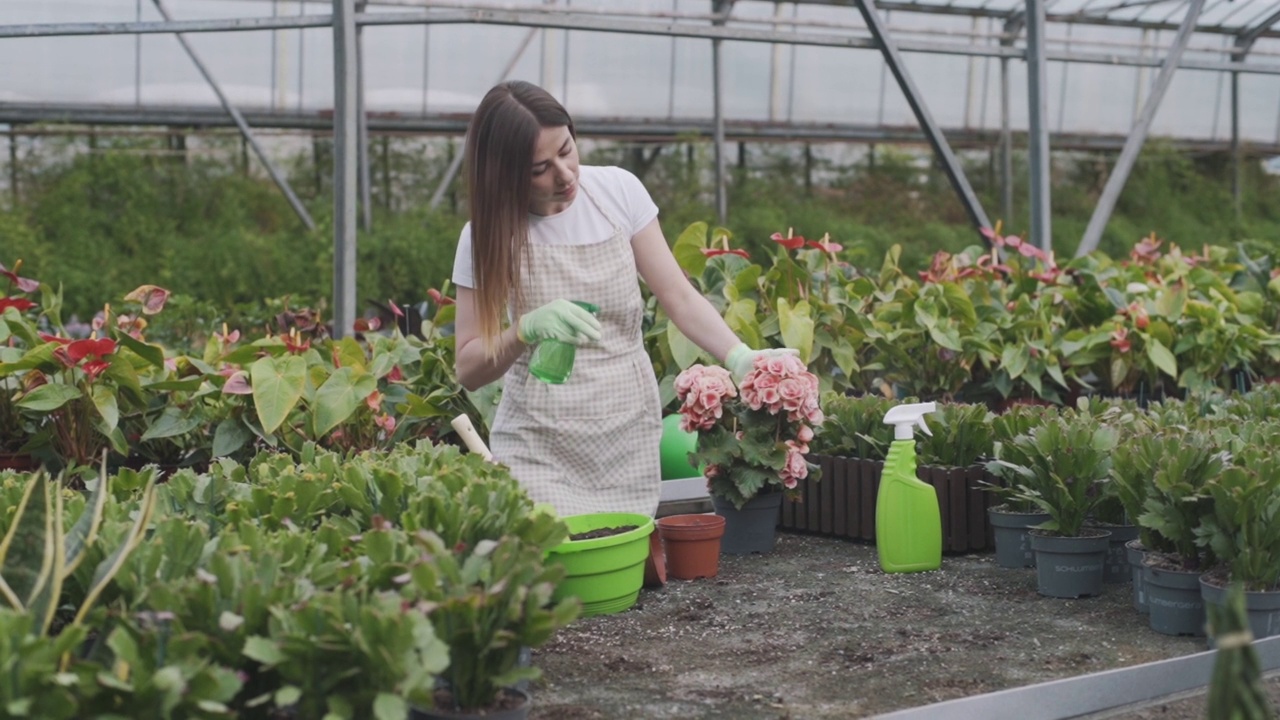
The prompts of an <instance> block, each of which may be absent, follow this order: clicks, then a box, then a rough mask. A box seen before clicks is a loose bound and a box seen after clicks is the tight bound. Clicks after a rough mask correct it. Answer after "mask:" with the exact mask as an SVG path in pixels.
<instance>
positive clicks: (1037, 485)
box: [992, 413, 1116, 597]
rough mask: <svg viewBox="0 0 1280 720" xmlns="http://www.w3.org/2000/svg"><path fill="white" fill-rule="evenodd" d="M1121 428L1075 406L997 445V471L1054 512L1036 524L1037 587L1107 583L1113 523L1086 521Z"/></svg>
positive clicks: (1094, 589) (1091, 589)
mask: <svg viewBox="0 0 1280 720" xmlns="http://www.w3.org/2000/svg"><path fill="white" fill-rule="evenodd" d="M1115 446H1116V431H1115V430H1114V429H1112V428H1110V427H1108V426H1106V425H1103V424H1100V423H1098V422H1097V421H1096V420H1094V419H1093V418H1091V417H1088V416H1082V415H1079V414H1074V413H1073V414H1068V415H1064V416H1062V417H1059V418H1057V419H1055V420H1052V421H1050V422H1047V423H1045V424H1044V425H1041V426H1039V427H1037V428H1035V429H1033V430H1031V431H1030V432H1029V433H1027V434H1024V435H1019V436H1017V437H1015V438H1013V440H1011V441H1009V442H1008V443H1003V444H1002V445H1001V446H1000V447H999V448H997V450H996V452H997V458H996V460H995V462H994V463H993V464H992V470H993V472H995V473H997V474H999V475H1002V476H1003V477H1004V478H1005V479H1006V480H1007V481H1008V482H1009V485H1010V487H1011V488H1013V493H1014V494H1015V495H1017V496H1019V497H1021V498H1022V499H1023V500H1025V501H1028V502H1030V503H1032V504H1033V505H1035V506H1036V507H1037V508H1039V509H1040V510H1042V511H1043V512H1045V513H1046V514H1048V515H1049V519H1048V520H1046V521H1045V522H1042V523H1040V524H1039V525H1037V526H1035V527H1034V528H1032V529H1031V531H1030V535H1031V549H1032V551H1033V552H1035V554H1036V578H1037V588H1038V590H1039V592H1040V593H1041V594H1042V595H1048V596H1050V597H1082V596H1087V595H1097V594H1099V593H1100V592H1101V591H1102V567H1103V561H1104V558H1105V556H1106V551H1107V537H1108V536H1109V535H1110V533H1108V532H1107V531H1105V530H1098V529H1093V528H1086V527H1085V519H1086V518H1087V517H1088V516H1089V513H1090V512H1091V511H1092V510H1093V508H1094V506H1095V505H1096V504H1097V503H1098V500H1099V499H1100V497H1101V492H1100V486H1101V485H1102V484H1103V483H1105V482H1106V480H1107V476H1108V473H1109V472H1110V469H1111V457H1110V454H1111V451H1112V450H1113V449H1114V448H1115Z"/></svg>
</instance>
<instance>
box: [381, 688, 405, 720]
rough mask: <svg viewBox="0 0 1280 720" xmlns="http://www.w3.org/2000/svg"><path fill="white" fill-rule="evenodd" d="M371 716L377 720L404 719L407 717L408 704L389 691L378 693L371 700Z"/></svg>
mask: <svg viewBox="0 0 1280 720" xmlns="http://www.w3.org/2000/svg"><path fill="white" fill-rule="evenodd" d="M373 716H374V717H376V718H377V719H378V720H404V718H406V717H409V704H408V703H406V702H405V701H404V698H402V697H400V696H398V695H392V694H390V693H384V692H381V693H378V697H376V698H374V701H373Z"/></svg>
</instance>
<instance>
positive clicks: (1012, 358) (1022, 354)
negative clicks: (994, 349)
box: [1000, 345, 1030, 380]
mask: <svg viewBox="0 0 1280 720" xmlns="http://www.w3.org/2000/svg"><path fill="white" fill-rule="evenodd" d="M1029 360H1030V353H1028V352H1027V351H1026V350H1025V349H1024V348H1021V347H1018V346H1016V345H1006V346H1005V347H1004V350H1003V351H1002V352H1001V353H1000V367H1001V368H1003V369H1004V371H1005V372H1007V373H1009V378H1010V379H1012V380H1017V379H1018V378H1020V377H1022V373H1024V372H1026V371H1027V362H1028V361H1029Z"/></svg>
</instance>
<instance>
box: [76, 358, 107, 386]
mask: <svg viewBox="0 0 1280 720" xmlns="http://www.w3.org/2000/svg"><path fill="white" fill-rule="evenodd" d="M109 367H111V363H109V362H107V361H106V360H90V361H89V362H87V363H85V364H84V366H83V368H81V369H83V370H84V374H85V375H88V376H89V380H90V381H93V380H97V379H98V376H99V375H101V374H102V372H103V371H104V370H106V369H107V368H109Z"/></svg>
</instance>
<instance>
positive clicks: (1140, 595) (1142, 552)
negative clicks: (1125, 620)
mask: <svg viewBox="0 0 1280 720" xmlns="http://www.w3.org/2000/svg"><path fill="white" fill-rule="evenodd" d="M1124 554H1125V559H1126V560H1127V561H1128V562H1129V577H1130V579H1131V580H1132V581H1133V609H1134V610H1137V611H1138V612H1140V613H1142V614H1144V615H1145V614H1146V613H1147V589H1146V586H1145V585H1144V584H1143V582H1142V581H1143V577H1144V572H1143V570H1142V567H1143V564H1144V563H1143V561H1144V560H1145V559H1146V557H1147V549H1146V548H1144V547H1143V546H1142V541H1141V540H1130V541H1129V542H1127V543H1125V544H1124Z"/></svg>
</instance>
